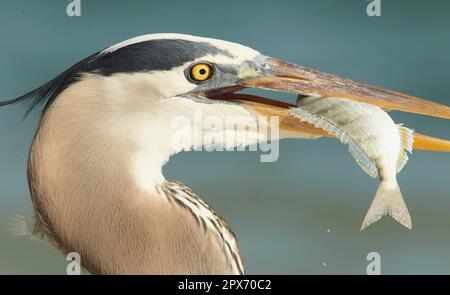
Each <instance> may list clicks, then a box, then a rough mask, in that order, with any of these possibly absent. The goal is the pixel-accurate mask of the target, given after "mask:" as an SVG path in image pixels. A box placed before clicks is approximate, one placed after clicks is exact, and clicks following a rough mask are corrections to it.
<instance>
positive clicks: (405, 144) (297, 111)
mask: <svg viewBox="0 0 450 295" xmlns="http://www.w3.org/2000/svg"><path fill="white" fill-rule="evenodd" d="M297 105H298V108H294V109H291V110H290V113H291V114H293V115H294V116H295V117H297V118H299V119H300V120H302V121H307V122H309V123H311V124H313V125H314V126H316V127H318V128H321V129H323V130H325V131H326V132H328V133H330V134H333V135H335V136H336V137H337V138H338V139H339V140H340V141H341V142H342V143H343V144H347V145H348V150H349V152H350V153H351V155H352V156H353V158H354V159H355V161H356V162H357V163H358V165H359V166H360V167H361V168H362V169H363V170H364V172H366V173H367V174H368V175H369V176H371V177H373V178H377V177H380V185H379V186H378V190H377V192H376V194H375V197H374V199H373V201H372V204H371V205H370V207H369V210H368V211H367V214H366V216H365V218H364V221H363V223H362V226H361V230H363V229H365V228H366V227H367V226H369V225H370V224H372V223H374V222H375V221H377V220H379V219H380V218H381V217H383V216H384V215H387V214H389V215H390V216H392V217H393V218H394V219H395V220H397V221H398V222H399V223H401V224H402V225H404V226H405V227H407V228H409V229H411V228H412V222H411V217H410V215H409V212H408V208H407V207H406V204H405V201H404V200H403V196H402V193H401V192H400V187H399V185H398V183H397V177H396V175H397V173H398V172H400V170H402V168H403V167H404V166H405V164H406V162H407V161H408V154H407V152H410V153H411V152H412V145H413V131H412V130H411V129H408V128H406V127H404V126H402V125H401V124H400V125H396V124H395V123H394V121H392V119H391V118H390V117H389V115H388V114H387V113H386V112H385V111H383V110H382V109H381V108H379V107H377V106H374V105H371V104H366V103H361V102H355V101H351V100H348V99H344V98H338V97H299V100H298V102H297Z"/></svg>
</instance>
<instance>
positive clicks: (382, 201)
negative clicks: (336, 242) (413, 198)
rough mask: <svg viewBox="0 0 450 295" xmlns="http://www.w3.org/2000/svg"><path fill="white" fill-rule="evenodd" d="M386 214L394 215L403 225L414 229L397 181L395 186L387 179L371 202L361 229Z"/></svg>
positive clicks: (382, 182)
mask: <svg viewBox="0 0 450 295" xmlns="http://www.w3.org/2000/svg"><path fill="white" fill-rule="evenodd" d="M385 215H390V216H392V218H394V219H395V220H397V221H398V222H399V223H400V224H402V225H403V226H405V227H407V228H408V229H412V222H411V216H410V215H409V212H408V208H407V207H406V204H405V201H404V200H403V196H402V193H401V191H400V187H399V186H398V183H397V181H396V182H395V185H394V186H392V184H391V183H388V182H386V181H381V183H380V185H379V187H378V189H377V192H376V194H375V197H374V199H373V201H372V204H370V207H369V210H368V211H367V214H366V216H365V217H364V221H363V223H362V225H361V230H364V229H365V228H366V227H368V226H369V225H371V224H372V223H374V222H376V221H377V220H379V219H380V218H381V217H383V216H385Z"/></svg>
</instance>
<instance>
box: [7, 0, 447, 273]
mask: <svg viewBox="0 0 450 295" xmlns="http://www.w3.org/2000/svg"><path fill="white" fill-rule="evenodd" d="M81 2H82V16H80V17H72V18H71V17H68V16H67V15H66V5H67V4H68V2H67V1H62V0H61V1H31V0H28V1H25V0H16V1H2V2H1V3H0V38H1V39H0V40H1V46H0V98H1V99H6V98H11V97H15V96H18V95H20V94H23V93H25V92H27V91H29V90H31V89H34V88H35V87H37V86H39V85H41V84H43V83H44V82H46V81H48V80H49V79H50V78H52V77H53V76H55V75H56V74H58V73H59V72H61V71H62V70H64V69H65V68H67V67H68V66H70V65H71V64H73V63H75V62H77V61H78V60H80V59H82V58H84V57H86V56H87V55H89V54H91V53H93V52H95V51H97V50H99V49H102V48H104V47H107V46H109V45H111V44H114V43H117V42H119V41H122V40H124V39H127V38H130V37H133V36H136V35H141V34H147V33H155V32H178V33H187V34H193V35H200V36H208V37H214V38H219V39H225V40H230V41H234V42H238V43H242V44H245V45H249V46H251V47H253V48H255V49H258V50H260V51H261V52H263V53H265V54H267V55H270V56H274V57H278V58H283V59H286V60H289V61H292V62H295V63H298V64H302V65H306V66H310V67H314V68H317V69H320V70H323V71H327V72H332V73H336V74H339V75H343V76H346V77H350V78H353V79H357V80H362V81H365V82H369V83H372V84H376V85H379V86H383V87H387V88H391V89H394V90H397V91H401V92H406V93H409V94H413V95H416V96H420V97H426V98H430V99H433V100H435V101H439V102H441V103H444V104H447V105H450V83H449V82H450V81H449V77H450V75H449V69H450V57H449V54H450V2H449V1H411V0H404V1H400V0H396V1H386V0H382V1H381V2H382V14H381V16H380V17H372V18H370V17H368V16H367V15H366V6H367V4H368V3H369V2H367V1H364V0H354V1H332V0H309V1H299V0H295V1H264V0H255V1H169V0H164V1H126V2H125V1H120V2H119V1H100V0H97V1H93V0H90V1H86V0H84V1H83V0H82V1H81ZM277 97H282V98H283V99H285V100H287V101H292V100H293V97H292V96H287V95H284V96H277ZM24 110H25V108H24V106H20V105H18V106H9V107H4V108H1V109H0V138H1V139H0V274H64V273H65V267H66V261H65V257H63V255H61V254H60V253H59V252H57V251H56V250H55V249H54V248H53V247H51V246H50V245H49V244H48V243H47V242H46V241H41V242H36V241H33V240H31V239H30V238H29V237H13V236H11V235H10V234H8V233H7V231H6V227H7V221H8V219H9V218H10V217H11V216H12V215H13V214H20V215H24V216H27V217H31V216H32V214H33V213H32V207H31V202H30V199H29V192H28V188H27V182H26V161H27V153H28V148H29V145H30V143H31V140H32V136H33V133H34V130H35V128H36V123H37V120H38V118H39V113H37V112H35V113H33V115H31V116H30V117H29V118H27V119H26V120H25V121H23V122H21V119H22V116H23V113H24ZM392 116H393V118H394V119H395V121H397V122H398V123H400V122H403V123H405V124H406V125H407V126H409V127H412V128H414V129H415V130H417V131H419V132H422V133H426V134H430V135H434V136H440V137H445V138H450V129H449V122H448V121H445V120H439V119H431V118H426V117H423V116H416V115H409V114H401V113H396V112H393V113H392ZM193 167H195V168H193ZM164 171H165V175H166V177H167V178H168V179H177V180H181V181H183V182H185V183H187V184H188V185H189V186H190V187H191V188H192V189H193V191H194V192H196V193H197V194H198V195H199V196H201V197H202V198H203V199H204V200H206V202H208V203H209V204H210V205H212V207H213V208H215V209H216V210H217V211H218V212H220V213H221V214H222V215H223V216H224V217H225V219H226V220H227V221H228V223H229V224H230V225H231V227H232V228H233V229H234V231H235V233H236V235H237V237H238V241H239V245H240V249H241V254H242V256H243V258H244V261H245V263H246V266H247V269H248V272H249V273H250V274H365V271H366V266H367V264H368V262H367V261H366V255H367V253H369V252H371V251H376V252H379V253H380V255H381V271H382V273H383V274H448V273H450V253H449V250H450V229H449V225H450V156H449V155H448V154H443V153H428V152H420V151H417V152H414V154H413V155H412V156H411V160H410V162H409V163H408V165H407V166H406V168H405V169H404V170H403V171H402V172H401V173H400V174H399V176H398V178H399V183H400V186H401V188H402V192H403V195H404V196H405V199H406V202H407V204H408V207H409V210H410V213H411V216H412V218H413V224H414V228H413V230H412V231H409V230H407V229H405V228H403V227H402V226H400V225H399V224H397V223H395V222H394V221H392V220H391V219H390V218H384V219H383V220H382V221H380V222H378V223H376V224H374V225H372V226H371V227H369V228H368V230H366V231H364V232H360V231H359V227H360V224H361V222H362V218H363V216H364V214H365V213H366V210H367V208H368V206H369V204H370V201H371V199H372V196H373V194H374V193H375V191H376V188H377V186H378V181H375V180H373V179H370V178H369V177H367V176H366V175H365V174H364V173H363V172H362V171H361V170H360V169H359V167H358V166H357V165H356V164H355V163H354V161H353V160H352V159H351V157H350V155H349V154H348V152H347V151H346V147H345V146H343V145H341V144H339V143H338V142H336V141H335V140H331V139H319V140H315V141H306V140H305V141H294V140H286V141H282V142H281V143H280V158H279V160H278V161H277V162H274V163H260V162H259V153H258V152H240V153H232V152H215V153H208V152H189V153H183V154H179V155H176V156H175V157H173V158H172V159H171V161H170V162H169V164H168V165H167V166H166V167H165V168H164Z"/></svg>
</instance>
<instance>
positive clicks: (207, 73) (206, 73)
mask: <svg viewBox="0 0 450 295" xmlns="http://www.w3.org/2000/svg"><path fill="white" fill-rule="evenodd" d="M212 73H213V69H212V66H211V65H210V64H207V63H199V64H196V65H193V66H192V67H191V70H190V72H189V74H190V77H191V79H192V80H194V81H197V82H203V81H206V80H208V79H209V78H211V76H212Z"/></svg>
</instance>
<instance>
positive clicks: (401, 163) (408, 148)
mask: <svg viewBox="0 0 450 295" xmlns="http://www.w3.org/2000/svg"><path fill="white" fill-rule="evenodd" d="M397 127H398V131H399V132H400V140H401V151H400V156H399V158H398V161H397V173H399V172H400V171H401V170H402V169H403V167H405V165H406V162H408V159H409V158H408V152H409V153H412V150H413V144H414V134H413V133H414V131H413V130H411V129H409V128H406V127H404V126H402V125H401V124H398V125H397Z"/></svg>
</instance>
